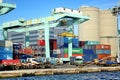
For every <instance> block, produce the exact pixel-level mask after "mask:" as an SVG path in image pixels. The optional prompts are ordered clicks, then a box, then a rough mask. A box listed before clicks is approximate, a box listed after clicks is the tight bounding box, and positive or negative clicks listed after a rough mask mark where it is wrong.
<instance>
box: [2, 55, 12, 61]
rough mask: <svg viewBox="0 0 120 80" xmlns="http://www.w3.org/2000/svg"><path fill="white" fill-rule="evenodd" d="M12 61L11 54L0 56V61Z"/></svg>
mask: <svg viewBox="0 0 120 80" xmlns="http://www.w3.org/2000/svg"><path fill="white" fill-rule="evenodd" d="M10 59H13V55H12V54H0V60H10Z"/></svg>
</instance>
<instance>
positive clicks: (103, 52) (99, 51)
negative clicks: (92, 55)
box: [96, 50, 111, 54]
mask: <svg viewBox="0 0 120 80" xmlns="http://www.w3.org/2000/svg"><path fill="white" fill-rule="evenodd" d="M96 54H111V50H96Z"/></svg>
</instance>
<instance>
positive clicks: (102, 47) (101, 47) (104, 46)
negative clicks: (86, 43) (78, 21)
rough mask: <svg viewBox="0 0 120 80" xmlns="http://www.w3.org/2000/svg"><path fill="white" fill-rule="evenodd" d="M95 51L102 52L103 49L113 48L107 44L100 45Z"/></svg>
mask: <svg viewBox="0 0 120 80" xmlns="http://www.w3.org/2000/svg"><path fill="white" fill-rule="evenodd" d="M95 49H96V50H101V49H104V50H110V49H111V46H110V45H106V44H98V45H96V47H95Z"/></svg>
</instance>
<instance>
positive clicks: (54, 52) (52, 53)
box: [50, 39, 60, 58]
mask: <svg viewBox="0 0 120 80" xmlns="http://www.w3.org/2000/svg"><path fill="white" fill-rule="evenodd" d="M57 51H58V49H57V40H56V39H50V57H54V58H58V56H59V54H60V52H59V53H58V52H57Z"/></svg>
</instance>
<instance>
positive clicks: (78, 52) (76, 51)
mask: <svg viewBox="0 0 120 80" xmlns="http://www.w3.org/2000/svg"><path fill="white" fill-rule="evenodd" d="M64 53H68V48H64ZM72 53H76V54H82V53H83V49H81V48H72Z"/></svg>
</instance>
